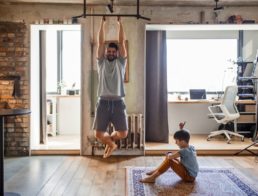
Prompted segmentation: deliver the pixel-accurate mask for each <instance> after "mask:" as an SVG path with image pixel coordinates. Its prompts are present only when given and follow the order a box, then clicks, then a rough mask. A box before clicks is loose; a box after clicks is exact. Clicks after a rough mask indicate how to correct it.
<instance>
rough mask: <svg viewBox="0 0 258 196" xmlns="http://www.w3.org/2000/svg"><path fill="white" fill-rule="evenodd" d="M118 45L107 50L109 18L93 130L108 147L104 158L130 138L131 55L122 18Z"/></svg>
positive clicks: (102, 45)
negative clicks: (126, 80)
mask: <svg viewBox="0 0 258 196" xmlns="http://www.w3.org/2000/svg"><path fill="white" fill-rule="evenodd" d="M117 23H118V28H119V30H118V32H119V33H118V44H117V43H115V42H111V43H109V44H108V45H107V47H106V46H105V18H104V17H103V18H102V21H101V25H100V29H99V34H98V45H97V66H98V77H99V85H98V102H97V105H96V115H95V119H94V124H93V129H94V130H95V137H96V138H97V139H98V140H100V141H101V142H102V143H103V144H106V147H105V151H104V155H103V157H104V158H107V157H109V156H110V155H111V154H112V152H113V151H114V150H116V148H117V145H116V144H115V141H116V140H119V139H122V138H125V137H127V133H128V131H127V130H128V123H127V114H126V106H125V103H124V96H125V91H124V75H125V68H126V57H127V51H126V47H125V35H124V30H123V26H122V23H121V20H120V18H118V21H117ZM109 123H112V124H113V125H114V128H115V131H113V132H112V134H111V135H110V134H109V133H108V132H107V131H106V130H107V127H108V124H109Z"/></svg>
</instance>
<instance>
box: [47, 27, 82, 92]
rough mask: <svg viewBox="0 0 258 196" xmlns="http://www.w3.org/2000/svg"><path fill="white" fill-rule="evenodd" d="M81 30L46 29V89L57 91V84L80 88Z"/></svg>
mask: <svg viewBox="0 0 258 196" xmlns="http://www.w3.org/2000/svg"><path fill="white" fill-rule="evenodd" d="M80 67H81V32H80V31H78V30H62V31H59V30H51V29H48V30H46V90H47V92H48V93H55V94H56V93H57V92H58V88H59V85H64V86H65V88H67V89H71V88H72V87H73V86H74V88H75V89H80V86H81V81H80V79H81V68H80Z"/></svg>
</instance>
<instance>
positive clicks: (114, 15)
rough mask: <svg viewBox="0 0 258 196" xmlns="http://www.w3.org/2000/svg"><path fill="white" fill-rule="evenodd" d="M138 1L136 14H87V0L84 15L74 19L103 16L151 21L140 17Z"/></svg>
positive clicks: (84, 1) (84, 4)
mask: <svg viewBox="0 0 258 196" xmlns="http://www.w3.org/2000/svg"><path fill="white" fill-rule="evenodd" d="M136 1H137V7H136V14H87V13H86V0H83V14H81V15H79V16H73V17H72V18H73V19H77V18H81V17H83V18H86V16H102V17H104V16H105V17H135V18H137V19H144V20H151V19H150V18H147V17H144V16H141V15H140V0H136Z"/></svg>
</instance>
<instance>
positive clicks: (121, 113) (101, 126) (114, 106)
mask: <svg viewBox="0 0 258 196" xmlns="http://www.w3.org/2000/svg"><path fill="white" fill-rule="evenodd" d="M110 122H111V123H112V124H113V126H114V128H115V130H116V131H126V130H128V122H127V114H126V106H125V103H124V100H104V99H99V100H98V102H97V105H96V111H95V119H94V122H93V129H94V130H97V131H103V132H105V131H107V127H108V125H109V123H110Z"/></svg>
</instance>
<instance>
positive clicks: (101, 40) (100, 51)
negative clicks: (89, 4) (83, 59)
mask: <svg viewBox="0 0 258 196" xmlns="http://www.w3.org/2000/svg"><path fill="white" fill-rule="evenodd" d="M104 26H105V18H104V17H103V18H102V20H101V24H100V29H99V35H98V45H97V58H98V59H99V58H103V57H104V54H105V27H104Z"/></svg>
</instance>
